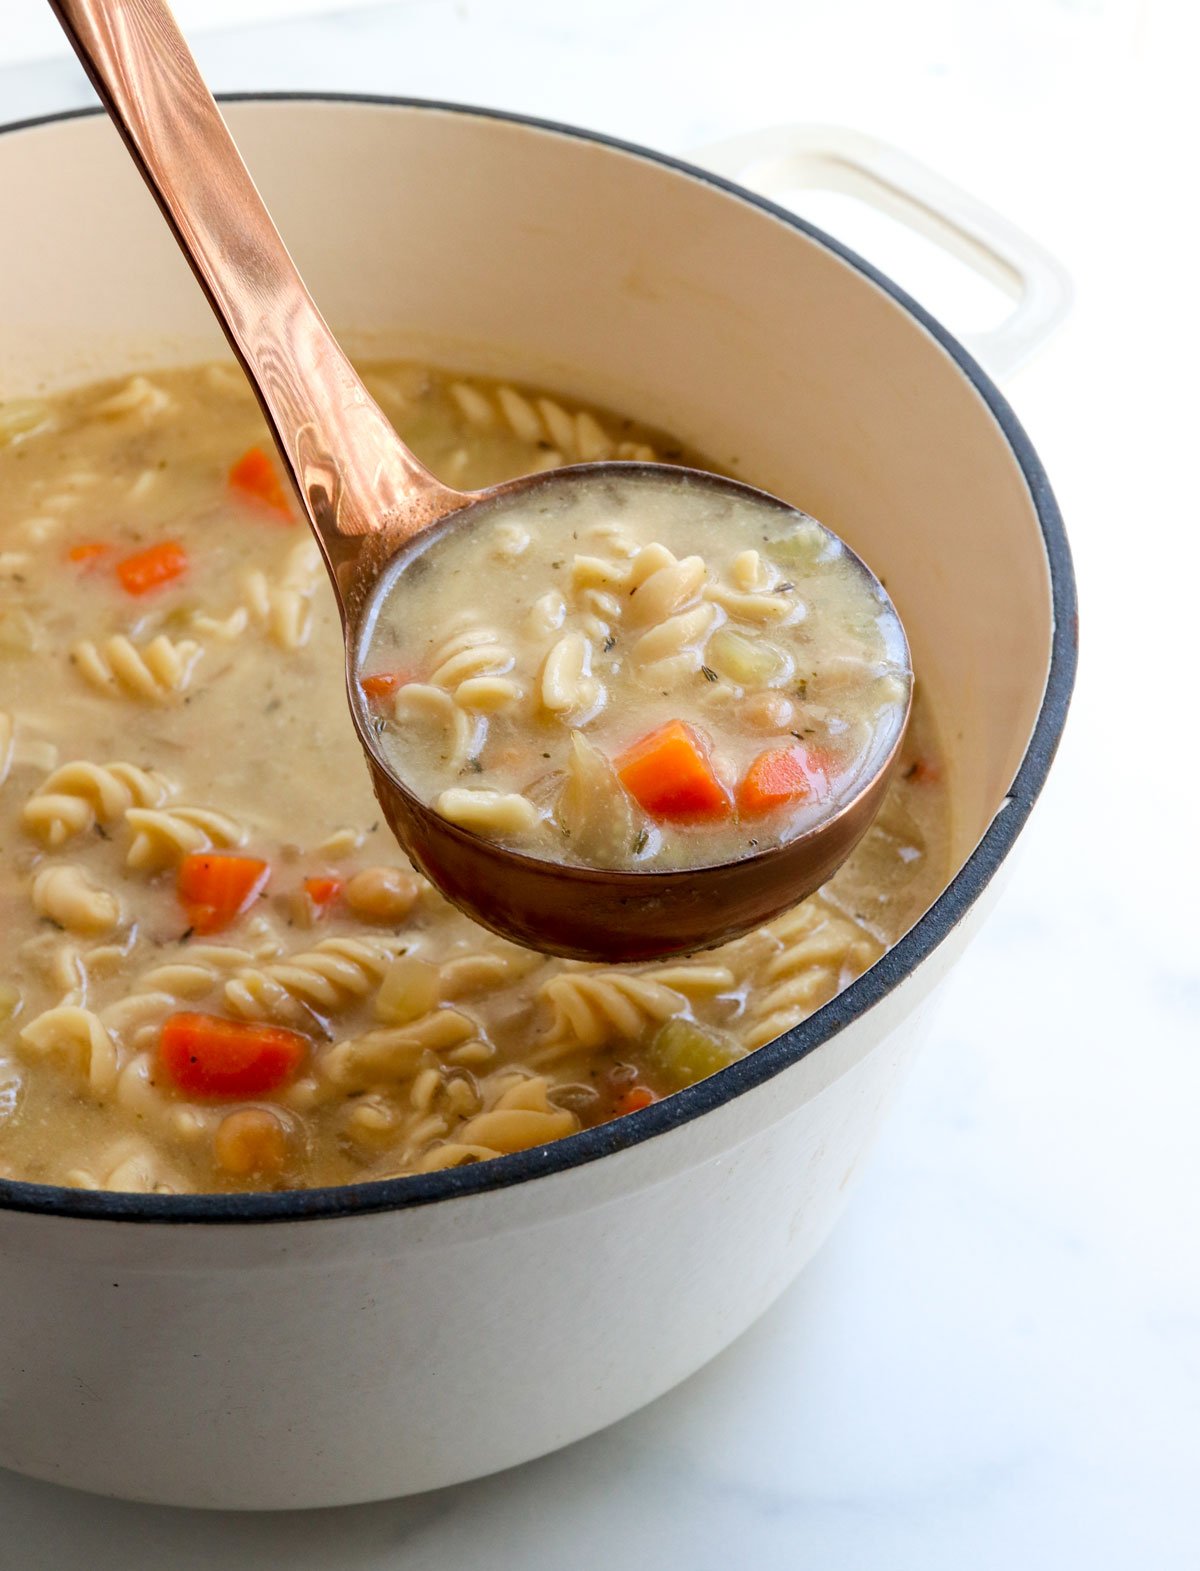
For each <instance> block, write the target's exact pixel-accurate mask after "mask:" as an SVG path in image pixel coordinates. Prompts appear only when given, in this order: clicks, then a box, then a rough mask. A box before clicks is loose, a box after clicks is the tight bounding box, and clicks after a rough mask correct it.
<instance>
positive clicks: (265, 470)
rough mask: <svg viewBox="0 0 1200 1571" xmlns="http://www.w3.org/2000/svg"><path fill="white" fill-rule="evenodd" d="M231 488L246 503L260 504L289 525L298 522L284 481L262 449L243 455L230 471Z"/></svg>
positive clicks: (252, 449)
mask: <svg viewBox="0 0 1200 1571" xmlns="http://www.w3.org/2000/svg"><path fill="white" fill-rule="evenodd" d="M229 486H230V489H231V490H233V491H236V492H238V494H239V495H240V496H241V497H242V498H243V500H249V501H252V502H257V503H260V504H261V505H262V506H263V507H265V508H267V509H269V510H270V511H271V512H272V513H278V514H279V515H280V517H281V518H282V519H286V521H287V522H288V523H289V524H292V523H295V518H294V517H293V515H292V510H291V508H290V507H289V506H288V498H287V492H286V491H285V490H284V489H283V482H282V481H281V480H280V478H279V476H278V474H277V473H276V472H275V465H274V464H273V463H272V462H271V460H270V459H269V458H268V457H267V455H266V453H264V452H263V450H262V448H261V447H251V448H249V449H247V451H246V452H244V453H243V454H242V456H241V457H240V458H239V459H238V461H237V463H236V464H234V466H233V468H232V469H231V470H230V471H229Z"/></svg>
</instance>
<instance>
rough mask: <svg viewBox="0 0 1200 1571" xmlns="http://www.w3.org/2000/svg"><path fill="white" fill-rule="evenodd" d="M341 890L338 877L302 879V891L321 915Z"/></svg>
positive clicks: (340, 882)
mask: <svg viewBox="0 0 1200 1571" xmlns="http://www.w3.org/2000/svg"><path fill="white" fill-rule="evenodd" d="M341 892H342V881H341V879H340V878H306V879H305V880H304V893H305V894H306V895H307V896H308V898H309V900H311V901H312V903H313V905H314V906H315V907H316V909H317V911H318V913H319V914H320V915H321V916H324V915H325V912H326V911H327V910H328V909H329V907H330V906H331V905H332V904H333V903H334V901H335V900H336V899H337V897H338V896H339V895H340V894H341Z"/></svg>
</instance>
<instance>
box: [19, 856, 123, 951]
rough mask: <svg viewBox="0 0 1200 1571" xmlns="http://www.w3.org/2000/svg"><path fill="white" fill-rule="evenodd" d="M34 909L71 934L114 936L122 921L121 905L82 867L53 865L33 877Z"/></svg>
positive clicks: (114, 896) (32, 894) (31, 893)
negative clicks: (106, 934)
mask: <svg viewBox="0 0 1200 1571" xmlns="http://www.w3.org/2000/svg"><path fill="white" fill-rule="evenodd" d="M30 898H31V899H32V901H33V909H34V910H35V911H36V912H37V914H38V915H39V916H44V917H47V918H48V919H49V920H50V921H51V922H54V923H56V924H57V925H58V926H59V927H62V928H65V929H66V930H67V931H68V932H70V933H88V934H92V933H111V932H112V930H113V928H114V927H116V925H117V924H118V922H119V921H120V920H121V902H120V901H119V900H118V899H117V897H116V895H114V894H110V893H109V891H108V890H107V889H99V888H97V886H96V885H95V884H94V883H93V882H92V881H91V879H90V878H88V876H87V874H86V873H85V872H84V871H83V869H82V868H79V867H71V866H64V865H62V864H57V863H56V864H52V865H50V866H49V867H43V868H41V869H40V870H39V871H38V872H37V873H35V874H34V878H33V884H32V887H31V889H30Z"/></svg>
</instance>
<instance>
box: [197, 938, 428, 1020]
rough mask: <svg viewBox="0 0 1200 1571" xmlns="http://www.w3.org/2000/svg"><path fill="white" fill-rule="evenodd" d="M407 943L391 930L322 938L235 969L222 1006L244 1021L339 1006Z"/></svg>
mask: <svg viewBox="0 0 1200 1571" xmlns="http://www.w3.org/2000/svg"><path fill="white" fill-rule="evenodd" d="M410 944H411V940H409V939H406V938H402V937H397V936H394V935H391V934H388V935H380V936H379V937H374V936H373V937H370V938H326V939H325V940H323V942H321V943H319V944H317V945H316V947H315V948H314V949H310V950H308V951H307V952H305V953H303V954H298V955H292V956H289V957H288V958H287V959H284V960H277V961H274V962H272V963H271V964H270V965H265V966H259V967H256V968H253V969H249V970H245V971H241V972H239V973H238V975H237V976H236V977H234V978H233V979H232V980H231V981H229V982H227V983H226V984H225V992H224V998H225V1007H226V1008H227V1009H228V1010H229V1011H230V1012H231V1013H232V1014H235V1015H240V1016H241V1017H242V1018H243V1019H245V1020H268V1019H271V1020H274V1019H294V1018H295V1017H296V1016H297V1015H302V1014H303V1013H304V1010H305V1009H306V1008H308V1009H312V1010H315V1011H317V1012H318V1013H327V1012H333V1011H336V1010H339V1009H344V1008H346V1007H348V1006H349V1005H352V1004H354V1003H356V1002H357V1001H358V1000H359V999H361V998H365V997H366V996H367V994H369V993H371V992H372V991H373V990H374V989H375V988H377V987H378V986H379V983H380V982H381V981H382V980H383V973H384V972H385V971H386V970H387V968H388V963H389V962H390V961H391V960H393V959H394V958H395V957H396V955H398V954H402V953H403V952H404V950H406V949H407V948H409V947H410Z"/></svg>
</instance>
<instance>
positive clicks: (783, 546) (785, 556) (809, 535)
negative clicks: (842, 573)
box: [767, 518, 832, 569]
mask: <svg viewBox="0 0 1200 1571" xmlns="http://www.w3.org/2000/svg"><path fill="white" fill-rule="evenodd" d="M831 549H832V548H831V543H830V539H829V536H828V535H827V534H826V533H825V531H824V530H823V529H821V528H820V527H819V526H818V525H817V524H815V523H813V521H812V520H811V519H809V518H802V519H800V520H799V521H798V522H797V523H796V524H795V525H793V526H792V527H791V528H789V529H788V530H787V532H786V533H785V534H781V535H778V536H777V537H776V538H775V539H773V540H772V541H771V542H770V543H769V545H768V546H767V554H768V555H769V556H770V558H771V560H772V561H773V562H774V563H776V565H777V566H779V567H782V568H785V569H787V568H793V569H803V568H806V567H812V566H814V565H815V564H816V563H817V562H820V561H823V560H824V559H825V557H826V556H827V555H829V554H830V551H831Z"/></svg>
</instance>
